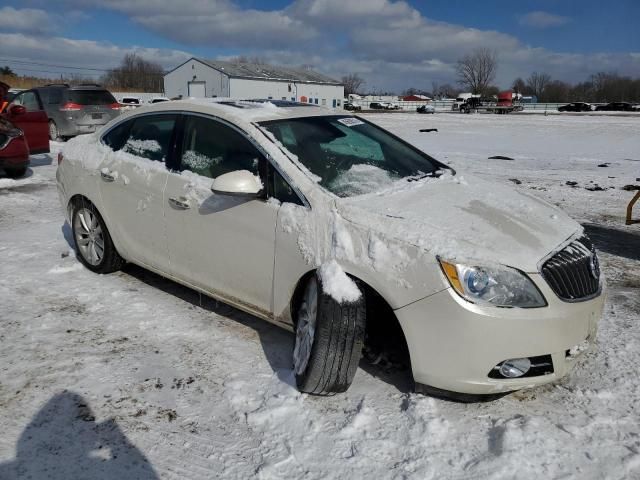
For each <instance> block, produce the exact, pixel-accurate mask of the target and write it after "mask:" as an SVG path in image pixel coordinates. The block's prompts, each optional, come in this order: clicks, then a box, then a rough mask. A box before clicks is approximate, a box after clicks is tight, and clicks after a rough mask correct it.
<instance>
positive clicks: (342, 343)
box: [294, 275, 366, 395]
mask: <svg viewBox="0 0 640 480" xmlns="http://www.w3.org/2000/svg"><path fill="white" fill-rule="evenodd" d="M312 281H315V282H317V290H316V291H317V309H316V325H315V334H314V338H313V343H312V346H311V353H310V355H309V359H308V362H307V365H306V368H305V369H304V371H302V372H301V373H298V372H296V384H297V386H298V389H299V390H300V391H301V392H306V393H311V394H314V395H331V394H334V393H341V392H344V391H346V390H347V389H348V388H349V386H350V385H351V382H353V378H354V377H355V374H356V370H357V369H358V363H359V362H360V358H361V356H362V347H363V345H364V336H365V326H366V308H365V305H366V303H365V296H364V291H363V289H362V288H360V291H361V293H362V295H361V296H360V298H359V299H358V300H357V301H356V302H354V303H342V304H340V303H338V302H337V301H336V300H334V299H333V298H332V297H331V296H329V295H328V294H327V293H325V292H324V289H323V288H322V282H321V280H320V279H319V278H318V276H315V275H314V276H313V277H312V278H311V279H309V282H312ZM307 288H309V287H308V286H307ZM303 302H304V301H303ZM303 308H304V305H301V308H300V309H299V311H298V312H297V315H298V316H299V314H300V311H302V309H303ZM298 326H299V323H297V327H298ZM298 339H299V337H298V336H297V335H296V343H297V342H298ZM296 346H297V345H296ZM294 368H295V367H294Z"/></svg>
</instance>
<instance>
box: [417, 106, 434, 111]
mask: <svg viewBox="0 0 640 480" xmlns="http://www.w3.org/2000/svg"><path fill="white" fill-rule="evenodd" d="M416 112H418V113H436V109H435V107H434V106H433V105H420V106H419V107H418V108H416Z"/></svg>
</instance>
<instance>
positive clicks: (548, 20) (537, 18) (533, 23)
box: [518, 10, 571, 28]
mask: <svg viewBox="0 0 640 480" xmlns="http://www.w3.org/2000/svg"><path fill="white" fill-rule="evenodd" d="M518 21H519V23H520V25H524V26H526V27H533V28H551V27H561V26H562V25H566V24H567V23H569V22H570V21H571V19H570V18H569V17H563V16H561V15H554V14H553V13H549V12H542V11H539V10H538V11H535V12H529V13H527V14H526V15H522V16H521V17H520V18H519V20H518Z"/></svg>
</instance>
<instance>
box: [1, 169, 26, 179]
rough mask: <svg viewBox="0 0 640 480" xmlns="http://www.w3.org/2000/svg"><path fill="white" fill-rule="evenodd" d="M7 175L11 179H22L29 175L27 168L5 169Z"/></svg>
mask: <svg viewBox="0 0 640 480" xmlns="http://www.w3.org/2000/svg"><path fill="white" fill-rule="evenodd" d="M5 173H6V174H7V177H9V178H20V177H23V176H24V174H25V173H27V167H18V168H5Z"/></svg>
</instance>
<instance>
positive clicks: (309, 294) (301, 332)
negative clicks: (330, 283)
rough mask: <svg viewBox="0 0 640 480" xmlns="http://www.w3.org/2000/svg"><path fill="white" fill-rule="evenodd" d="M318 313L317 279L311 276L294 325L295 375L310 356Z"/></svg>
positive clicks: (301, 369) (303, 369)
mask: <svg viewBox="0 0 640 480" xmlns="http://www.w3.org/2000/svg"><path fill="white" fill-rule="evenodd" d="M317 313H318V281H317V279H316V277H315V276H314V277H311V279H310V280H309V283H308V284H307V288H306V289H305V292H304V297H303V299H302V304H301V305H300V310H299V311H298V325H297V327H296V345H295V347H294V349H293V368H294V371H295V373H296V375H302V374H303V373H304V371H305V369H306V368H307V364H308V363H309V358H310V357H311V347H312V346H313V340H314V337H315V331H316V319H317Z"/></svg>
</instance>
